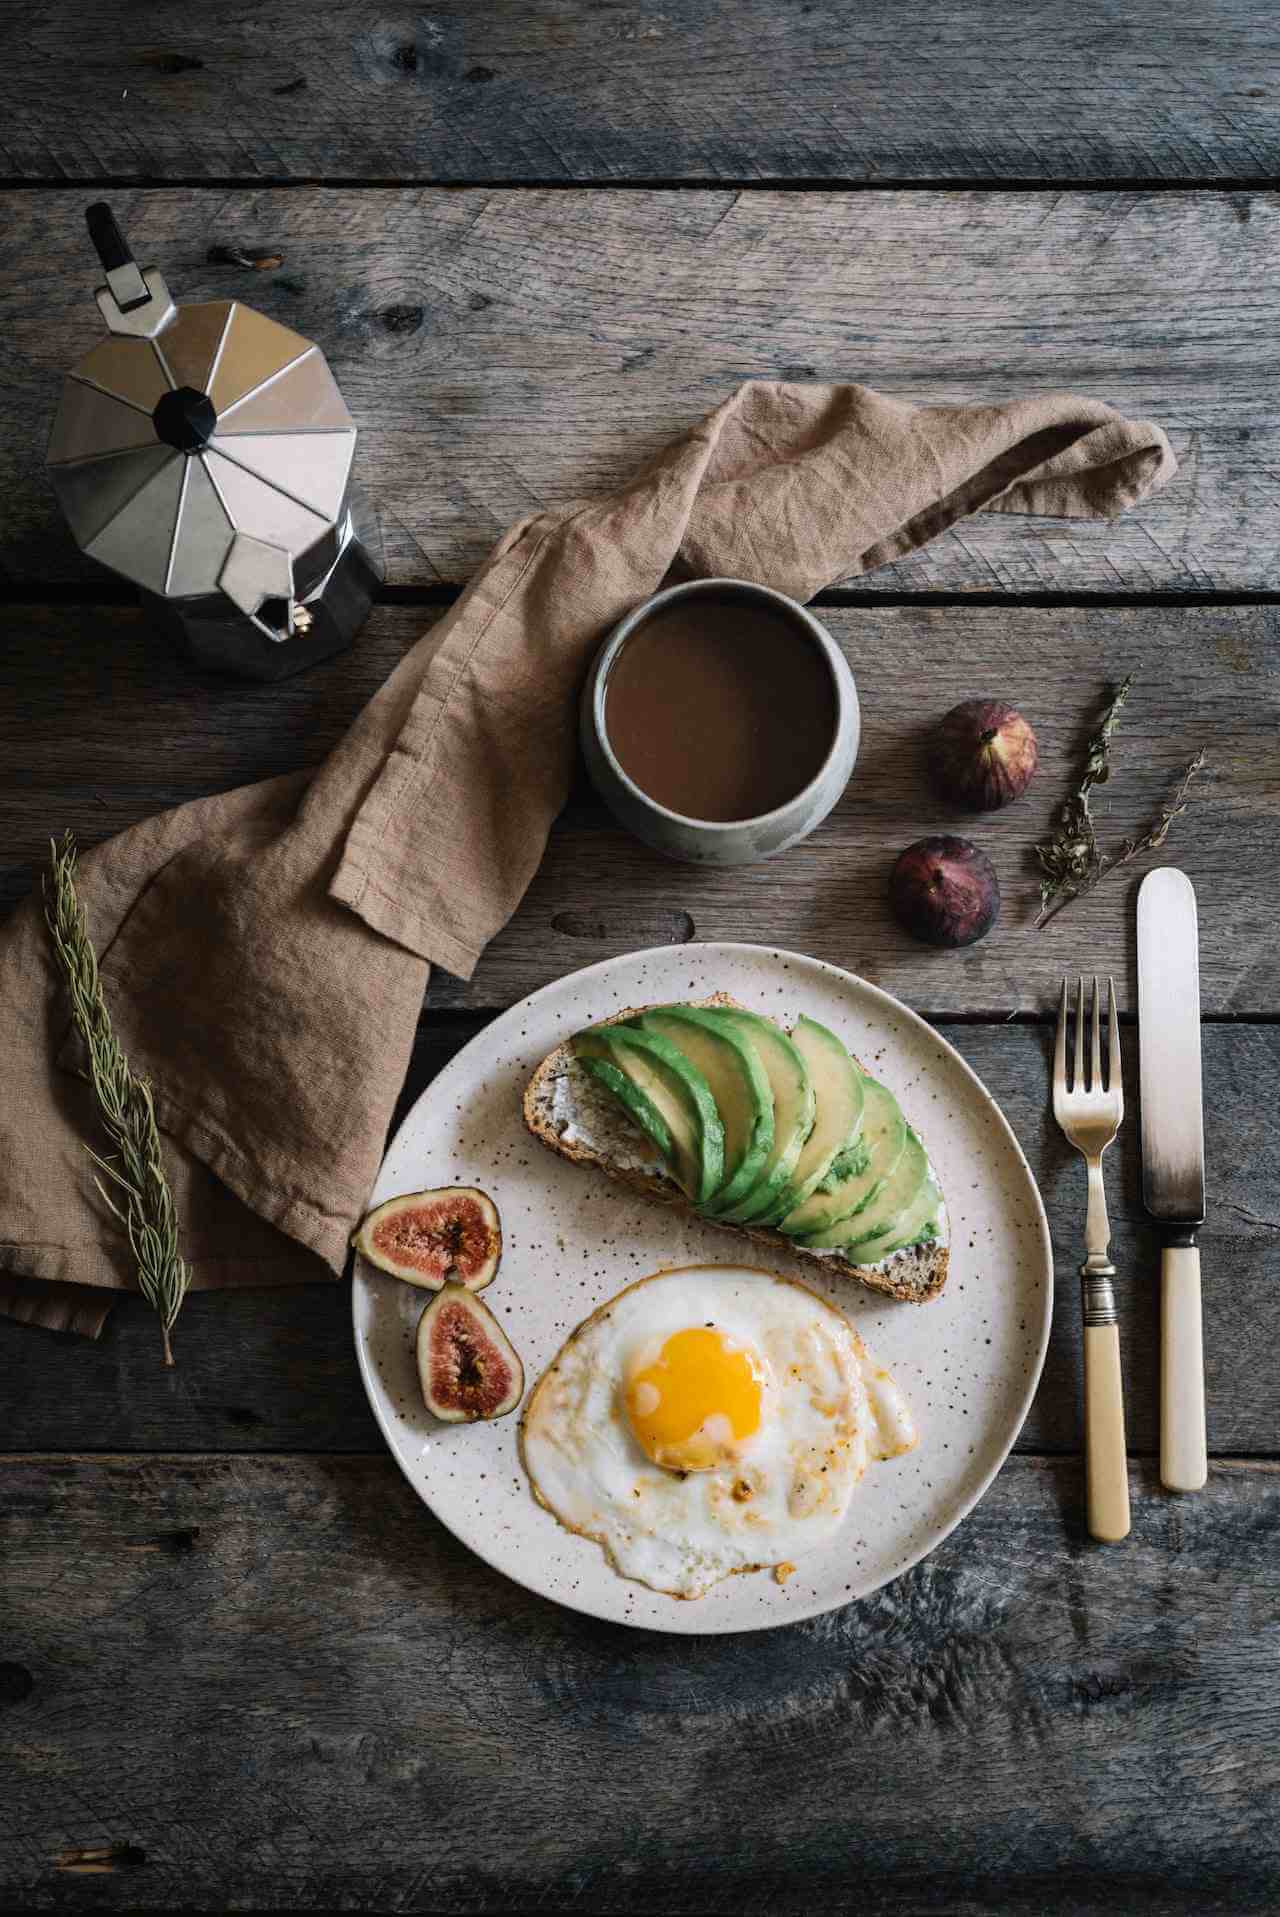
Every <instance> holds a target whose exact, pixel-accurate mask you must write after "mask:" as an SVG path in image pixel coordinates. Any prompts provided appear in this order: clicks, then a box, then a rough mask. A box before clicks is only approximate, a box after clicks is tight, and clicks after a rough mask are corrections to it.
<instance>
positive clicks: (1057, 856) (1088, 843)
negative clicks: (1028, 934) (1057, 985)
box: [1036, 673, 1133, 925]
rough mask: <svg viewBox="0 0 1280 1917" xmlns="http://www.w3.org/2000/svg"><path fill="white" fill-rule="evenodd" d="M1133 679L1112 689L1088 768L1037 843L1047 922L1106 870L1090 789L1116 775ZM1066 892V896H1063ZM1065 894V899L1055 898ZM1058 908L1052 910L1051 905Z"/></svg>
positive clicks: (1042, 904)
mask: <svg viewBox="0 0 1280 1917" xmlns="http://www.w3.org/2000/svg"><path fill="white" fill-rule="evenodd" d="M1132 685H1133V674H1132V673H1130V674H1129V675H1128V677H1127V678H1126V679H1124V680H1122V682H1121V683H1120V685H1119V686H1118V687H1117V688H1116V690H1115V692H1114V693H1113V694H1112V695H1111V701H1110V704H1109V705H1108V706H1107V709H1106V711H1105V712H1104V713H1103V715H1102V723H1101V724H1100V725H1099V727H1098V730H1097V731H1096V732H1095V733H1094V735H1093V737H1092V739H1090V741H1089V747H1088V751H1087V752H1086V754H1085V762H1084V773H1083V776H1082V777H1081V780H1080V784H1079V785H1078V786H1077V788H1076V790H1075V791H1074V792H1073V793H1072V795H1071V797H1070V798H1069V799H1064V801H1063V803H1062V805H1061V806H1060V807H1059V809H1058V816H1057V819H1056V820H1055V822H1054V827H1053V831H1052V833H1051V834H1050V836H1049V837H1048V838H1047V839H1045V840H1044V841H1043V842H1042V843H1041V844H1040V845H1038V846H1037V847H1036V857H1037V858H1038V859H1039V861H1040V866H1041V869H1042V871H1043V872H1044V877H1043V878H1042V879H1041V881H1040V916H1039V917H1038V918H1037V920H1036V924H1037V925H1044V924H1046V923H1047V921H1048V920H1049V919H1050V918H1052V917H1053V916H1054V913H1055V912H1060V911H1061V910H1062V906H1064V905H1066V904H1067V903H1068V902H1069V901H1070V900H1071V899H1074V898H1078V897H1079V895H1080V893H1081V892H1084V891H1087V890H1088V889H1089V888H1090V887H1091V886H1093V885H1096V884H1097V882H1098V880H1099V879H1100V878H1101V876H1102V854H1101V853H1100V852H1099V851H1098V835H1097V833H1096V832H1095V831H1094V827H1093V814H1092V812H1091V810H1090V807H1089V795H1090V793H1091V792H1092V791H1093V788H1094V786H1095V785H1105V783H1106V781H1107V780H1108V779H1109V778H1110V777H1111V758H1110V753H1111V735H1112V733H1113V732H1114V731H1115V729H1116V726H1117V725H1118V724H1119V721H1120V713H1121V710H1122V709H1123V706H1124V702H1125V700H1126V699H1127V698H1128V697H1129V692H1130V688H1131V687H1132ZM1064 894H1065V896H1064ZM1056 900H1061V904H1055V901H1056ZM1051 906H1052V907H1053V911H1050V907H1051Z"/></svg>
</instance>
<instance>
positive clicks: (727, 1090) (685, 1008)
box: [620, 1005, 773, 1209]
mask: <svg viewBox="0 0 1280 1917" xmlns="http://www.w3.org/2000/svg"><path fill="white" fill-rule="evenodd" d="M632 1023H633V1022H632V1021H631V1020H628V1021H627V1025H628V1026H632ZM620 1029H621V1028H620ZM633 1029H635V1030H637V1031H640V1032H646V1033H649V1034H651V1035H653V1036H656V1037H658V1038H665V1039H667V1040H668V1041H669V1043H670V1044H672V1045H674V1046H675V1047H676V1049H677V1050H678V1051H681V1052H683V1053H684V1055H685V1057H686V1058H687V1059H688V1061H689V1063H690V1065H692V1066H693V1068H694V1070H695V1071H697V1072H700V1073H701V1075H702V1077H703V1078H704V1079H705V1080H706V1082H707V1084H708V1085H709V1086H710V1087H711V1096H712V1097H713V1098H714V1099H715V1102H716V1109H717V1110H718V1111H719V1113H720V1121H721V1123H722V1125H723V1126H724V1171H723V1176H722V1179H721V1182H720V1185H719V1187H718V1189H717V1190H715V1191H714V1192H713V1194H712V1196H711V1199H710V1201H709V1203H710V1207H711V1208H712V1209H718V1208H719V1207H721V1206H727V1205H736V1204H737V1203H738V1202H739V1200H740V1199H743V1198H745V1197H746V1195H747V1193H748V1192H749V1191H750V1190H751V1187H752V1186H753V1185H754V1184H755V1182H756V1179H757V1178H758V1177H759V1176H760V1172H761V1170H762V1168H763V1166H764V1162H765V1160H766V1159H767V1158H768V1156H769V1153H770V1151H771V1150H772V1148H773V1090H772V1087H771V1086H770V1084H769V1080H768V1078H767V1077H766V1075H765V1069H764V1066H763V1065H762V1064H761V1063H760V1060H759V1058H758V1057H757V1056H756V1053H755V1049H754V1047H752V1046H750V1045H748V1044H747V1042H746V1040H745V1039H744V1038H743V1036H742V1034H741V1032H740V1031H739V1030H738V1029H737V1027H735V1026H731V1025H728V1024H727V1023H722V1022H721V1021H720V1020H719V1019H715V1018H712V1017H711V1015H710V1009H709V1008H708V1007H704V1006H699V1005H662V1006H658V1007H657V1008H656V1009H655V1010H653V1011H651V1012H642V1013H641V1015H640V1017H639V1018H638V1019H636V1020H635V1021H634V1026H633Z"/></svg>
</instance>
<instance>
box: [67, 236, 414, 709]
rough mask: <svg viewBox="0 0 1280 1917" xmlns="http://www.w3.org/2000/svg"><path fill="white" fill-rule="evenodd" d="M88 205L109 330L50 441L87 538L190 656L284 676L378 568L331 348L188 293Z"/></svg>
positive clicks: (81, 370)
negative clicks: (186, 297) (187, 302)
mask: <svg viewBox="0 0 1280 1917" xmlns="http://www.w3.org/2000/svg"><path fill="white" fill-rule="evenodd" d="M85 217H86V219H87V220H88V223H89V233H90V237H91V238H92V240H93V243H94V246H95V247H96V248H97V251H98V257H99V258H100V260H101V261H102V265H103V268H104V270H105V272H106V276H107V283H106V285H105V286H100V287H99V288H98V290H97V295H96V297H97V301H98V306H99V309H100V311H101V313H102V317H103V319H104V320H105V321H106V323H107V326H108V328H109V336H108V337H107V338H106V339H104V340H102V341H101V342H100V343H99V344H98V345H97V346H95V347H94V349H93V351H92V352H91V353H88V354H87V355H86V356H85V358H84V359H82V360H81V361H80V364H79V365H78V366H77V367H75V368H74V370H73V371H72V372H71V373H70V374H68V376H67V379H66V382H65V384H64V386H63V389H62V398H61V401H60V402H59V406H58V411H57V415H56V417H55V419H54V422H53V433H52V437H51V439H50V441H49V453H48V466H49V473H50V477H51V479H52V481H53V485H54V489H55V490H56V492H57V495H58V498H59V501H60V503H61V505H62V510H63V512H64V513H65V514H66V516H67V519H68V521H69V522H70V525H71V530H72V532H73V533H74V535H75V538H76V543H77V544H78V545H79V546H80V547H81V548H82V549H83V551H85V552H86V553H88V554H90V555H91V557H93V558H94V559H98V560H101V561H102V563H103V564H104V565H107V566H110V567H111V568H112V570H113V571H114V572H118V573H121V574H123V576H124V577H125V578H126V579H130V580H132V581H133V582H134V584H135V585H137V586H139V587H140V588H141V590H142V595H143V601H144V604H145V605H146V606H147V607H148V609H149V610H151V611H152V612H153V613H154V614H155V615H156V616H157V617H158V618H159V619H160V620H161V622H162V623H163V625H164V626H165V627H166V629H167V630H168V631H169V633H170V635H171V636H172V637H173V639H174V640H175V641H176V642H177V644H178V645H179V646H180V648H181V649H182V650H183V651H184V653H185V654H186V656H187V657H188V658H189V659H190V660H191V661H192V663H193V664H196V665H199V666H202V667H208V668H211V669H214V670H219V671H226V672H234V673H240V674H242V675H245V676H247V677H249V678H254V679H283V678H286V677H287V676H288V675H289V674H290V673H294V672H298V671H300V670H301V669H302V668H303V667H304V666H309V665H313V664H314V663H315V662H316V660H318V659H324V658H327V657H328V656H329V655H330V654H331V653H335V652H340V651H342V650H343V649H344V648H345V647H346V646H348V645H350V643H351V641H352V640H353V639H354V637H355V635H356V632H357V631H358V630H359V628H360V626H361V625H362V623H363V621H364V618H365V615H366V614H367V612H368V610H369V606H370V603H371V600H372V595H373V592H374V589H375V587H376V585H377V584H378V582H379V581H380V579H381V578H382V573H383V565H382V552H381V539H380V536H379V534H378V530H377V525H376V521H375V520H374V518H373V515H372V513H371V512H369V510H368V508H367V507H366V506H365V505H364V503H363V501H362V500H361V498H360V496H359V495H358V493H353V489H352V487H351V484H350V474H351V461H352V457H353V455H354V453H355V446H356V428H355V424H354V422H353V420H352V418H351V415H350V413H349V412H348V411H347V408H346V406H345V404H344V403H343V399H342V395H341V393H340V392H339V391H338V388H337V385H336V383H335V381H334V378H333V375H332V373H331V372H330V371H329V368H328V366H327V364H326V362H325V358H324V354H323V353H322V352H321V351H320V348H319V347H318V346H315V345H313V344H312V342H311V341H310V340H306V339H303V338H302V336H301V335H300V334H298V333H294V332H292V331H290V329H289V328H288V327H287V326H281V325H280V324H279V322H278V321H276V320H272V319H268V318H267V317H266V315H265V314H264V313H258V312H255V311H254V309H253V308H252V307H251V306H243V305H242V304H241V303H240V301H239V300H210V301H206V302H204V303H202V304H199V305H194V306H176V305H175V304H174V302H173V300H172V298H171V297H170V294H169V289H168V287H167V286H166V285H165V283H164V279H163V277H162V276H161V274H159V273H158V272H157V271H156V270H155V268H154V267H146V268H144V269H139V267H138V266H137V265H136V263H135V261H134V258H133V255H132V253H131V252H130V251H129V248H128V245H127V244H126V242H125V240H124V238H123V236H122V235H121V233H120V230H119V228H118V227H117V225H116V223H115V220H114V219H113V218H112V216H111V210H110V208H109V207H107V206H106V205H104V204H102V203H99V204H97V205H95V206H91V207H89V208H88V210H87V213H86V216H85ZM357 522H358V523H357Z"/></svg>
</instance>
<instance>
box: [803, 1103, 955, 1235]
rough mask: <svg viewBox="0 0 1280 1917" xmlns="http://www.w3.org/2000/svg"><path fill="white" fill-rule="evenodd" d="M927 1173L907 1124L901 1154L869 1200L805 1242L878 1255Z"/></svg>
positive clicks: (926, 1164) (921, 1148)
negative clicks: (856, 1210)
mask: <svg viewBox="0 0 1280 1917" xmlns="http://www.w3.org/2000/svg"><path fill="white" fill-rule="evenodd" d="M928 1177H929V1161H928V1159H927V1158H926V1157H925V1151H924V1146H923V1145H922V1144H921V1143H920V1140H919V1139H918V1138H917V1137H916V1135H915V1133H914V1132H913V1131H912V1130H911V1129H910V1127H908V1129H907V1142H906V1146H905V1148H904V1150H903V1153H902V1156H901V1158H900V1159H899V1160H898V1162H897V1164H896V1165H895V1167H894V1169H893V1171H892V1172H890V1174H889V1176H888V1177H887V1178H886V1179H885V1181H884V1183H883V1184H882V1185H881V1187H880V1189H879V1191H878V1192H877V1193H876V1194H875V1196H874V1197H873V1198H872V1199H871V1200H870V1202H869V1203H868V1204H866V1205H864V1206H863V1207H862V1210H861V1211H858V1212H854V1213H853V1215H852V1217H849V1218H840V1219H837V1221H836V1223H835V1224H834V1225H831V1226H829V1227H828V1228H827V1230H826V1231H819V1232H810V1233H809V1234H808V1236H807V1237H806V1238H805V1239H804V1243H805V1244H806V1245H812V1246H814V1247H815V1248H817V1249H821V1250H833V1249H837V1248H838V1249H839V1250H841V1251H844V1252H847V1253H848V1255H849V1256H850V1258H857V1257H859V1256H861V1255H862V1254H863V1253H865V1255H866V1256H867V1257H868V1258H879V1257H880V1255H881V1251H882V1249H887V1247H888V1244H889V1241H890V1239H891V1238H893V1237H894V1236H895V1235H896V1233H897V1229H898V1226H899V1223H900V1221H901V1220H902V1219H904V1218H905V1217H906V1216H907V1215H908V1214H909V1213H910V1212H911V1210H912V1208H913V1207H914V1205H915V1203H916V1200H917V1199H918V1198H919V1196H920V1193H921V1191H922V1190H923V1188H924V1186H925V1184H926V1183H927V1181H928ZM922 1222H923V1221H922Z"/></svg>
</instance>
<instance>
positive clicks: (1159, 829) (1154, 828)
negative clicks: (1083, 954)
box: [1036, 746, 1205, 925]
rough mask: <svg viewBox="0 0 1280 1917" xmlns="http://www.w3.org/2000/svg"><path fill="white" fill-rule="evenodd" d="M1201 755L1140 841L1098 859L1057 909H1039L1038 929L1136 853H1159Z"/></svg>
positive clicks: (1183, 802) (1127, 842)
mask: <svg viewBox="0 0 1280 1917" xmlns="http://www.w3.org/2000/svg"><path fill="white" fill-rule="evenodd" d="M1204 753H1205V749H1204V747H1203V746H1201V748H1200V750H1199V752H1197V753H1196V756H1195V758H1194V759H1192V761H1191V763H1190V764H1189V765H1188V767H1187V769H1186V771H1185V772H1184V773H1183V775H1182V777H1181V779H1180V780H1179V781H1178V789H1177V791H1176V792H1175V793H1174V794H1173V796H1172V798H1169V799H1166V800H1165V802H1164V804H1163V805H1162V806H1161V808H1160V811H1159V813H1158V814H1157V816H1156V818H1155V819H1154V820H1153V822H1152V824H1151V825H1150V826H1148V828H1147V830H1146V831H1145V832H1144V833H1143V835H1142V837H1141V838H1140V839H1125V840H1124V841H1123V843H1122V844H1121V847H1120V850H1119V851H1118V852H1113V853H1112V855H1111V857H1110V858H1109V859H1100V860H1099V862H1098V865H1097V867H1096V869H1095V870H1094V871H1093V872H1092V873H1091V875H1090V876H1089V877H1088V878H1087V879H1085V880H1084V881H1083V882H1082V883H1081V884H1080V885H1078V886H1075V887H1074V888H1073V889H1072V890H1071V891H1070V892H1069V893H1068V894H1067V896H1066V897H1065V898H1062V899H1060V900H1059V901H1058V903H1057V904H1056V905H1053V906H1051V907H1050V908H1049V909H1047V910H1046V909H1044V908H1042V909H1041V912H1040V916H1039V918H1038V919H1037V920H1036V924H1037V925H1047V924H1048V923H1049V920H1050V919H1056V918H1057V916H1058V914H1059V912H1061V911H1064V910H1065V909H1066V907H1067V906H1068V905H1070V903H1071V901H1072V899H1077V898H1079V897H1080V894H1081V893H1082V892H1092V890H1093V888H1094V886H1095V885H1097V884H1098V883H1099V882H1100V881H1101V880H1102V879H1105V878H1106V877H1107V875H1108V873H1111V872H1114V871H1115V869H1116V867H1117V866H1119V865H1126V864H1127V863H1128V861H1129V860H1130V859H1132V858H1136V857H1137V855H1138V853H1139V852H1156V851H1158V850H1159V848H1160V847H1161V846H1162V845H1163V844H1164V842H1165V840H1166V839H1167V838H1168V836H1169V827H1170V826H1171V825H1172V824H1173V822H1174V820H1175V819H1178V818H1181V816H1182V814H1183V813H1184V812H1185V811H1186V809H1187V797H1188V794H1189V793H1190V791H1191V785H1192V781H1193V780H1194V779H1195V776H1196V774H1197V773H1198V772H1199V771H1200V770H1201V768H1202V767H1203V765H1204Z"/></svg>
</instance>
